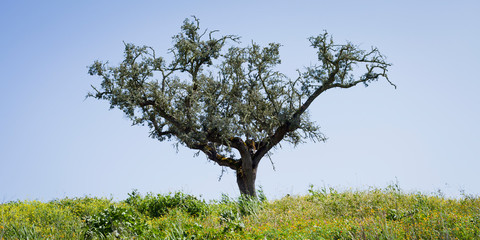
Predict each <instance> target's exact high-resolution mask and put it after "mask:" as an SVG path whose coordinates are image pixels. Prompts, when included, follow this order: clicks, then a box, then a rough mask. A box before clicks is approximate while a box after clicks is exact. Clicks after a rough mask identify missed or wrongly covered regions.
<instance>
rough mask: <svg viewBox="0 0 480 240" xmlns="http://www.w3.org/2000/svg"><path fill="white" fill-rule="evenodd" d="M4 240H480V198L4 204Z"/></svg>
mask: <svg viewBox="0 0 480 240" xmlns="http://www.w3.org/2000/svg"><path fill="white" fill-rule="evenodd" d="M0 239H2V240H3V239H480V198H479V197H478V196H471V195H463V196H462V197H461V198H458V199H451V198H446V197H444V196H443V195H442V194H422V193H405V192H403V191H402V190H401V189H399V188H398V186H396V185H392V186H389V187H387V188H385V189H378V188H371V189H369V190H361V191H360V190H356V191H354V190H347V191H337V190H335V189H333V188H320V189H314V188H313V186H312V187H311V188H310V190H309V193H308V194H306V195H304V196H288V195H287V196H285V197H283V198H281V199H278V200H271V201H269V200H267V199H266V198H265V196H264V195H263V194H262V192H261V191H260V192H259V199H258V200H249V199H246V198H242V197H240V198H235V199H233V198H231V197H229V196H226V195H223V196H222V198H221V199H219V200H215V201H209V202H206V201H204V200H201V199H199V198H197V197H195V196H192V195H188V194H185V193H182V192H176V193H170V194H164V195H161V194H153V193H149V194H146V195H145V196H142V195H141V194H139V193H138V192H137V191H133V192H132V193H130V194H129V196H128V198H127V199H125V200H123V201H113V200H111V199H106V198H95V197H82V198H64V199H58V200H53V201H50V202H39V201H16V202H7V203H3V204H0Z"/></svg>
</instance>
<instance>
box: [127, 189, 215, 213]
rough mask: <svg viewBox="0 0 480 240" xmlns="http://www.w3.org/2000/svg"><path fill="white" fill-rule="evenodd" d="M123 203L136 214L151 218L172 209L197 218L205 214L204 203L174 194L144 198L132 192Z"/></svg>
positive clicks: (205, 205) (177, 193) (193, 198)
mask: <svg viewBox="0 0 480 240" xmlns="http://www.w3.org/2000/svg"><path fill="white" fill-rule="evenodd" d="M125 203H127V204H129V205H131V206H132V207H134V208H135V209H136V210H137V211H138V212H140V213H142V214H145V215H147V216H149V217H151V218H155V217H161V216H164V215H165V214H167V213H168V212H169V211H171V210H172V209H180V210H182V211H185V212H187V213H188V214H190V215H191V216H194V217H198V216H201V215H203V214H205V213H206V212H207V209H208V207H207V204H206V203H205V201H202V200H199V199H197V198H196V197H195V196H192V195H188V194H184V193H181V192H176V193H174V194H173V195H172V194H169V195H161V194H158V195H156V196H155V195H153V194H150V193H149V194H147V195H146V196H145V197H144V198H142V196H141V195H140V194H139V193H138V192H137V191H136V190H134V191H133V192H132V193H131V194H129V197H128V198H127V199H126V200H125Z"/></svg>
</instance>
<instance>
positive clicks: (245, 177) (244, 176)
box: [237, 166, 257, 199]
mask: <svg viewBox="0 0 480 240" xmlns="http://www.w3.org/2000/svg"><path fill="white" fill-rule="evenodd" d="M256 178H257V167H256V166H255V167H252V168H249V169H248V168H247V169H243V168H242V167H240V168H239V169H237V184H238V188H239V189H240V194H242V195H244V196H247V197H251V198H255V199H256V198H257V191H256V190H255V179H256Z"/></svg>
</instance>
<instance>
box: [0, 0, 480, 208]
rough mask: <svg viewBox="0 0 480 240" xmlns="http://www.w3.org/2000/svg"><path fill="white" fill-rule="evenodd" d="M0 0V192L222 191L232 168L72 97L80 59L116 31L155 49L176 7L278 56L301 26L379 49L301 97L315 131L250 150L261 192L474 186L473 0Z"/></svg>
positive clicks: (299, 60)
mask: <svg viewBox="0 0 480 240" xmlns="http://www.w3.org/2000/svg"><path fill="white" fill-rule="evenodd" d="M164 2H166V1H163V2H162V1H76V2H73V1H9V0H4V1H1V2H0V29H1V37H0V46H1V54H0V72H1V76H0V91H1V94H0V110H1V116H2V117H1V118H0V202H6V201H12V200H17V199H20V200H23V199H38V200H43V201H48V200H52V199H55V198H63V197H81V196H85V195H89V196H100V197H101V196H104V197H113V198H115V199H124V198H125V197H126V196H127V193H128V192H131V190H132V189H138V190H139V191H140V192H142V193H146V192H154V193H168V192H170V191H177V190H182V191H185V192H187V193H191V194H195V195H197V196H198V195H202V196H203V197H204V198H206V199H218V198H219V197H220V195H221V194H222V193H227V194H229V195H231V196H235V195H237V194H238V193H237V192H238V190H237V186H236V183H235V176H234V173H233V172H232V171H229V172H227V173H226V174H224V176H223V179H222V180H221V181H220V182H219V181H218V177H219V175H220V174H221V168H220V167H218V166H216V165H214V164H213V163H211V162H208V161H207V160H206V158H205V157H204V156H200V157H194V156H193V155H194V153H195V152H194V151H192V150H189V149H186V148H183V147H180V148H179V151H178V153H177V152H176V150H175V148H174V147H173V146H172V144H173V143H172V142H158V141H156V140H153V139H150V138H149V137H148V129H147V128H146V127H137V126H135V127H132V126H131V123H130V122H129V120H128V119H126V118H125V117H124V116H123V114H122V112H120V111H119V110H110V111H109V110H108V104H107V102H101V101H98V100H95V99H86V100H85V95H86V94H87V92H88V91H89V90H90V85H91V84H94V85H95V84H98V83H99V79H97V78H95V77H91V76H89V75H88V74H87V66H88V65H89V64H91V63H93V61H94V60H96V59H100V60H108V61H110V63H112V64H117V63H119V62H120V61H121V60H122V54H123V42H122V41H125V42H131V43H134V44H138V45H149V46H152V47H154V48H155V49H156V51H157V53H163V54H164V55H166V52H167V49H168V48H170V47H171V37H172V36H173V35H174V34H176V33H178V31H179V28H180V26H181V23H182V21H183V20H184V19H185V18H187V17H189V16H191V15H196V16H197V17H198V18H199V19H200V21H201V26H203V27H206V28H208V29H210V30H220V32H221V33H223V34H237V35H239V36H241V37H242V42H243V44H248V43H250V42H251V41H252V40H254V41H255V42H257V43H259V44H267V43H269V42H278V43H281V44H282V45H283V47H282V48H281V52H280V54H281V57H282V65H281V67H280V70H281V71H283V72H284V73H286V74H287V75H290V76H291V77H295V70H296V69H302V68H303V67H304V66H308V65H310V64H314V63H315V55H314V54H315V52H314V50H313V49H312V48H310V47H309V46H308V41H307V40H306V39H307V37H309V36H314V35H317V34H319V33H321V32H322V31H323V30H324V29H326V30H327V31H328V32H329V33H331V34H332V35H333V36H334V39H335V40H336V41H338V42H345V41H347V40H349V41H351V42H353V43H356V44H358V45H360V46H361V47H363V48H365V49H368V48H370V46H377V47H378V48H379V49H380V51H381V52H382V53H384V54H385V55H386V56H387V57H388V61H390V62H392V63H393V66H392V67H391V70H390V79H391V80H392V81H393V82H394V83H395V84H396V85H397V86H398V89H396V90H395V89H394V88H393V87H391V86H390V85H388V84H387V83H386V82H384V81H381V82H378V83H374V84H371V85H370V86H369V87H367V88H365V87H363V86H358V87H356V88H354V89H346V90H344V89H342V90H331V91H328V92H326V93H325V94H324V95H322V96H320V97H319V98H318V99H317V101H316V102H315V103H314V104H313V105H312V106H311V107H310V112H311V114H312V118H313V119H314V120H315V121H316V122H317V123H318V124H319V125H320V126H321V128H322V130H323V132H324V133H325V134H326V136H327V137H328V138H329V139H328V141H327V142H326V143H312V142H309V143H306V144H303V145H300V146H298V147H297V148H293V147H292V146H289V145H288V144H283V149H281V150H278V151H275V152H274V155H273V156H272V160H273V162H274V163H275V169H276V171H274V170H273V169H272V165H271V163H270V161H269V160H268V159H264V160H263V162H262V163H261V164H260V167H259V173H258V177H257V185H261V186H263V189H264V191H265V193H266V194H267V196H268V197H270V198H279V197H282V196H284V195H285V194H304V193H306V190H307V189H308V186H309V185H310V184H313V185H315V186H317V187H322V186H327V187H329V186H332V187H336V188H339V189H368V187H385V186H387V185H388V184H391V183H392V182H394V181H396V179H397V180H398V182H399V184H400V186H401V187H402V188H403V189H404V190H405V191H422V192H424V193H431V192H435V191H437V190H438V189H440V190H441V191H442V192H444V193H445V194H446V195H447V196H452V197H456V196H459V195H460V191H465V192H466V193H467V194H474V195H478V194H479V193H480V174H478V170H479V169H480V127H479V125H478V124H479V123H480V108H479V105H480V94H479V93H478V89H480V81H479V80H480V79H479V77H478V73H477V71H478V70H479V69H480V57H479V56H480V45H479V44H478V43H479V42H480V28H479V27H478V24H479V23H480V15H478V12H480V3H479V2H478V1H380V0H378V1H370V0H369V1H353V0H352V1H301V0H299V1H293V2H292V1H235V2H233V1H231V2H229V1H202V2H200V1H170V2H171V3H164Z"/></svg>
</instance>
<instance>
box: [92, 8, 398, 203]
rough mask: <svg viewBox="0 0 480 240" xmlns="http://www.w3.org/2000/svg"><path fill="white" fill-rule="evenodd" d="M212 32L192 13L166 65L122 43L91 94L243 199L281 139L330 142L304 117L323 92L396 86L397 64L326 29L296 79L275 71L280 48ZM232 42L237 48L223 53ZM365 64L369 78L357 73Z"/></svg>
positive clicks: (98, 68) (97, 65) (99, 71)
mask: <svg viewBox="0 0 480 240" xmlns="http://www.w3.org/2000/svg"><path fill="white" fill-rule="evenodd" d="M216 32H217V31H210V32H208V31H207V30H204V31H201V29H200V26H199V20H198V19H197V18H195V17H194V18H193V19H192V20H190V19H186V20H185V21H184V22H183V25H182V27H181V32H180V33H179V34H178V35H176V36H174V37H173V47H172V48H171V49H170V50H169V53H170V54H171V56H172V57H171V58H172V60H171V61H170V62H169V63H167V61H166V60H165V58H162V57H160V56H157V54H156V52H155V51H154V49H153V48H151V47H147V46H135V45H133V44H125V50H124V54H125V59H124V60H123V62H121V63H120V64H119V65H118V66H116V67H111V66H108V63H104V62H100V61H95V62H94V63H93V64H92V65H91V66H90V67H89V71H88V72H89V74H90V75H97V76H100V77H101V79H102V82H101V84H100V86H99V87H94V86H92V88H93V92H90V93H89V94H88V96H89V97H94V98H96V99H104V100H107V101H109V102H110V108H118V109H120V110H122V111H123V112H124V113H125V115H126V116H127V117H128V118H130V119H131V120H132V122H133V124H134V125H136V124H141V125H145V124H146V125H148V127H149V128H150V136H151V137H153V138H156V139H158V140H159V141H165V140H173V141H176V142H177V143H179V144H181V145H184V146H186V147H188V148H191V149H194V150H198V151H199V153H200V152H203V153H204V154H205V155H206V156H207V158H208V159H209V160H211V161H213V162H215V163H217V164H218V165H219V166H222V167H226V168H231V169H233V170H234V171H235V172H236V177H237V183H238V187H239V189H240V192H241V194H244V195H248V196H251V197H256V190H255V179H256V175H257V168H258V165H259V163H260V161H261V160H262V159H263V158H264V157H265V156H266V155H267V156H269V153H270V151H271V150H272V149H273V148H276V147H278V146H279V143H281V142H282V141H285V142H289V143H292V144H294V145H297V144H299V143H302V142H304V141H305V140H306V139H311V140H313V141H325V137H324V135H323V134H322V133H321V132H320V131H319V127H318V126H317V125H315V124H314V122H312V121H311V120H310V118H309V114H308V111H307V110H308V108H309V106H310V105H311V104H312V102H313V101H314V100H315V99H317V97H318V96H319V95H320V94H322V93H323V92H325V91H326V90H328V89H332V88H350V87H353V86H356V85H357V84H360V83H363V84H365V85H367V84H368V83H370V82H372V81H377V80H378V79H379V78H381V77H383V78H384V79H386V80H387V81H388V82H389V83H390V84H392V83H391V82H390V81H389V80H388V77H387V68H388V67H389V66H391V64H389V63H387V62H386V61H385V57H384V56H383V55H382V54H380V52H379V51H378V49H377V48H372V49H370V50H368V51H365V50H360V49H359V48H358V47H357V46H355V45H353V44H352V43H346V44H335V43H334V42H333V40H332V38H331V37H330V36H329V35H328V33H327V32H324V33H322V34H320V35H318V36H316V37H310V38H309V39H308V40H309V41H310V44H311V46H312V47H313V48H314V49H316V51H317V55H318V64H317V65H313V66H310V67H306V68H305V70H304V71H303V72H301V71H299V70H297V71H298V73H299V74H298V77H296V78H295V79H291V78H288V77H287V76H285V75H284V74H282V73H280V72H279V71H277V70H276V66H277V65H279V64H280V63H281V61H280V55H279V48H280V44H277V43H270V44H268V46H265V47H261V46H259V45H257V44H255V43H252V44H251V45H249V46H247V47H240V46H239V39H240V38H239V37H238V36H235V35H225V36H220V37H215V36H214V35H217V33H216ZM227 42H230V44H231V45H233V46H232V47H230V48H228V49H227V50H224V46H225V45H226V43H227ZM359 67H364V68H365V70H364V72H363V74H360V75H356V74H353V72H354V70H355V69H359ZM392 85H393V84H392ZM393 86H395V85H393Z"/></svg>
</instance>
